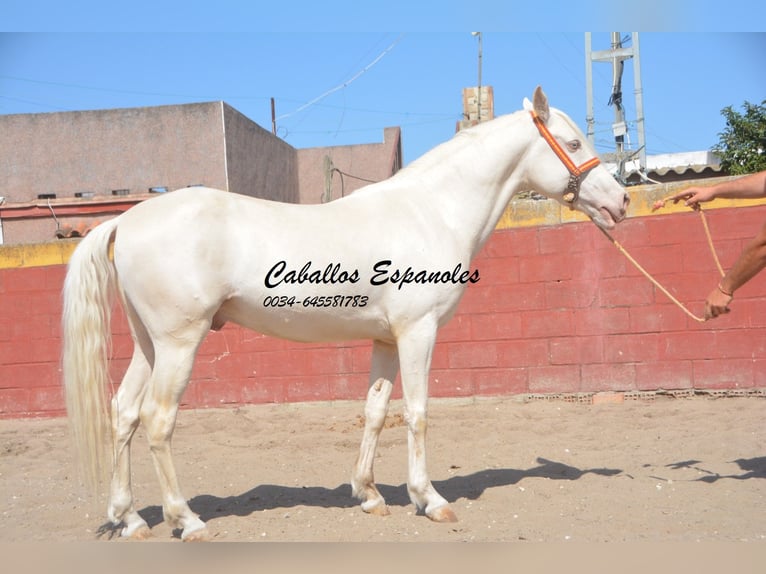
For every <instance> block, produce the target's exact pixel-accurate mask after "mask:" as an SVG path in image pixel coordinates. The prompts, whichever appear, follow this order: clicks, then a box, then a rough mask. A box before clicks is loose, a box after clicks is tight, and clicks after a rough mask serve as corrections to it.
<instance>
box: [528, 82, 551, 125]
mask: <svg viewBox="0 0 766 574" xmlns="http://www.w3.org/2000/svg"><path fill="white" fill-rule="evenodd" d="M532 101H533V102H534V103H533V106H534V110H535V113H536V114H537V115H538V116H539V117H540V119H541V120H543V123H548V118H549V117H550V115H551V112H550V109H549V108H548V96H546V95H545V92H543V89H542V88H541V87H540V86H537V88H536V89H535V95H534V96H532Z"/></svg>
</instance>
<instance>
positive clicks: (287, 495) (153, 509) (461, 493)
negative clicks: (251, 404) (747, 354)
mask: <svg viewBox="0 0 766 574" xmlns="http://www.w3.org/2000/svg"><path fill="white" fill-rule="evenodd" d="M537 462H538V463H539V465H538V466H536V467H533V468H530V469H527V470H518V469H510V468H497V469H496V468H491V469H487V470H481V471H478V472H474V473H472V474H467V475H463V476H453V477H451V478H448V479H446V480H437V481H434V482H433V484H434V487H435V488H436V490H438V491H439V493H441V495H442V496H444V498H446V499H447V500H448V501H449V502H454V501H456V500H458V499H460V498H467V499H469V500H476V499H478V498H479V497H480V496H481V495H482V494H483V493H484V491H485V490H487V489H489V488H496V487H501V486H508V485H513V484H517V483H519V482H520V481H522V480H524V479H525V478H547V479H553V480H577V479H579V478H580V477H582V476H584V475H586V474H597V475H600V476H614V475H617V474H620V473H621V472H622V470H619V469H612V468H590V469H579V468H576V467H574V466H569V465H566V464H563V463H560V462H554V461H551V460H547V459H544V458H538V459H537ZM377 486H378V490H379V491H380V493H381V494H382V495H383V497H384V498H385V499H386V502H387V504H388V505H389V506H407V505H409V504H411V502H410V499H409V496H408V494H407V486H406V485H405V484H400V485H398V486H391V485H386V484H378V485H377ZM358 504H359V502H358V501H357V500H355V499H354V498H353V497H352V496H351V485H350V484H341V485H339V486H337V487H336V488H332V489H331V488H326V487H324V486H283V485H278V484H261V485H259V486H256V487H255V488H252V489H250V490H248V491H247V492H243V493H242V494H238V495H235V496H224V497H220V496H214V495H212V494H201V495H199V496H195V497H194V498H192V499H190V500H189V506H190V507H191V509H192V510H194V512H196V513H198V514H199V515H200V518H201V519H202V520H204V521H205V522H207V521H209V520H211V519H213V518H221V517H225V516H248V515H250V514H252V513H254V512H258V511H261V510H274V509H278V508H284V509H287V508H293V507H296V506H315V507H321V508H352V507H356V506H357V505H358ZM139 514H141V516H142V517H143V519H144V520H146V522H147V523H148V524H149V527H150V528H153V527H154V526H156V525H157V524H159V523H160V522H162V509H161V508H160V507H159V506H147V507H146V508H143V509H142V510H140V511H139Z"/></svg>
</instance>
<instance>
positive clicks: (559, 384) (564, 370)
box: [528, 365, 581, 393]
mask: <svg viewBox="0 0 766 574" xmlns="http://www.w3.org/2000/svg"><path fill="white" fill-rule="evenodd" d="M528 373H529V392H531V393H575V392H579V391H580V389H581V381H580V367H579V366H578V365H552V366H544V367H530V368H529V369H528Z"/></svg>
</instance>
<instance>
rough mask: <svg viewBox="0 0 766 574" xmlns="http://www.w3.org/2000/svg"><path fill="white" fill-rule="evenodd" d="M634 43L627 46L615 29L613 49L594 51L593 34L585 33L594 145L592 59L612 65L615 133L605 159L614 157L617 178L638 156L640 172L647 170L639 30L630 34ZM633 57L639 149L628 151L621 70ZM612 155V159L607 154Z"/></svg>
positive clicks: (590, 128) (589, 127) (590, 130)
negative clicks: (630, 160) (611, 147)
mask: <svg viewBox="0 0 766 574" xmlns="http://www.w3.org/2000/svg"><path fill="white" fill-rule="evenodd" d="M631 39H632V42H631V46H630V47H628V48H626V47H624V46H623V45H622V44H623V41H622V38H621V36H620V33H619V32H612V35H611V48H610V49H609V50H600V51H595V52H594V51H593V50H592V46H591V42H592V40H591V33H590V32H586V33H585V83H586V88H585V89H586V105H587V108H588V109H587V112H586V122H587V136H588V140H589V141H590V142H591V144H595V130H594V125H595V117H594V115H593V70H592V66H593V62H606V63H611V64H612V92H611V94H610V96H609V105H610V106H614V123H613V124H612V133H613V136H614V143H615V151H614V154H603V155H604V156H605V159H607V161H609V159H613V160H614V162H615V163H616V164H617V166H618V177H619V178H620V179H623V176H624V167H625V162H626V161H627V160H629V159H631V158H633V157H635V156H638V172H639V174H641V177H642V178H643V177H644V175H643V174H644V173H645V171H646V144H645V135H644V105H643V92H642V88H641V65H640V59H639V45H638V32H633V33H632V35H631ZM631 59H632V60H633V83H634V89H635V94H634V95H635V102H636V115H637V118H636V129H637V132H638V149H636V150H633V151H631V150H629V149H626V146H625V143H626V142H625V136H626V135H628V123H627V121H626V119H625V110H624V107H623V105H622V73H623V69H624V66H625V60H631ZM610 155H611V156H612V157H611V158H610V157H608V156H610Z"/></svg>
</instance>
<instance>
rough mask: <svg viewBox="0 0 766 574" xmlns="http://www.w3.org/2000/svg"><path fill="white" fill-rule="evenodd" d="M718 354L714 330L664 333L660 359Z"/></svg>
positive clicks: (660, 347)
mask: <svg viewBox="0 0 766 574" xmlns="http://www.w3.org/2000/svg"><path fill="white" fill-rule="evenodd" d="M715 354H716V335H715V333H714V332H712V331H699V332H694V331H686V332H679V333H663V335H662V343H661V344H660V346H659V357H658V359H659V360H661V361H662V360H667V361H673V360H694V359H698V358H704V357H710V356H712V355H715Z"/></svg>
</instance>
